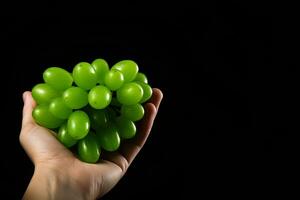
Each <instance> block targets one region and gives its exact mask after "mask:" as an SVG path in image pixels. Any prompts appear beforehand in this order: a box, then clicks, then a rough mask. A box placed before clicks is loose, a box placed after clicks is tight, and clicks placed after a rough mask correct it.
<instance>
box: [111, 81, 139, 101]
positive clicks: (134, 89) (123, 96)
mask: <svg viewBox="0 0 300 200" xmlns="http://www.w3.org/2000/svg"><path fill="white" fill-rule="evenodd" d="M142 97H143V89H142V87H141V86H140V85H139V84H137V83H126V84H124V85H123V86H122V87H121V88H120V89H118V90H117V99H118V101H119V102H120V103H121V104H124V105H134V104H137V103H138V102H139V101H140V100H141V99H142Z"/></svg>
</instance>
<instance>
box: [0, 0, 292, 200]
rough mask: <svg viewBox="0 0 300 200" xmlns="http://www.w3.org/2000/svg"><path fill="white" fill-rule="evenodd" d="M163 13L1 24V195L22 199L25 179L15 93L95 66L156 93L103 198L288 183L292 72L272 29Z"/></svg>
mask: <svg viewBox="0 0 300 200" xmlns="http://www.w3.org/2000/svg"><path fill="white" fill-rule="evenodd" d="M50 7H51V6H50ZM191 7H192V6H191ZM151 8H153V7H150V9H151ZM164 9H165V8H161V9H160V10H158V11H157V12H158V14H157V15H153V14H152V15H146V14H144V15H143V13H142V12H140V14H141V15H126V14H124V13H122V12H120V11H122V9H120V10H117V11H115V13H119V15H117V14H116V15H101V16H100V15H96V14H95V13H94V15H92V14H91V13H89V14H88V15H87V14H85V13H80V12H76V13H73V14H70V15H68V14H67V15H55V16H54V15H38V16H37V15H33V16H32V17H28V16H25V15H24V16H21V17H15V16H9V17H8V16H6V17H3V18H2V19H4V22H3V24H2V25H3V26H2V30H3V31H2V34H3V35H2V36H1V42H3V44H4V46H3V47H4V48H3V50H4V52H5V53H4V54H2V55H3V59H2V60H3V62H4V63H5V64H3V66H1V69H2V70H3V71H2V72H3V73H1V76H2V81H3V84H2V86H3V93H2V95H1V98H2V101H3V104H4V108H3V112H2V114H3V115H4V119H5V120H4V121H3V122H2V123H3V126H5V127H8V128H7V129H5V132H3V133H2V134H3V135H4V136H3V139H2V145H1V152H2V159H1V171H2V172H1V176H2V175H3V177H4V178H1V184H2V185H4V186H5V187H2V188H4V189H3V191H1V193H2V194H7V195H9V196H11V197H12V198H11V199H20V198H21V196H22V195H23V193H24V191H25V189H26V187H27V184H28V182H29V180H30V178H31V175H32V172H33V166H32V164H31V162H30V160H29V158H28V157H27V156H26V154H25V152H24V151H23V150H22V148H21V146H20V145H19V141H18V135H19V131H20V122H21V110H22V106H23V104H22V99H21V95H22V93H23V92H24V91H25V90H31V88H32V87H33V86H34V85H35V84H36V83H38V82H41V81H42V72H43V71H44V70H45V69H46V68H47V67H49V66H61V67H64V68H66V69H68V70H69V71H70V70H71V69H72V68H73V66H74V65H75V64H76V63H78V62H80V61H87V62H91V61H92V60H94V59H96V58H99V57H102V58H104V59H106V60H107V61H108V63H109V64H110V65H113V64H114V63H116V62H117V61H119V60H122V59H132V60H135V61H136V62H137V63H138V64H139V66H140V70H141V71H143V72H144V73H146V74H147V75H148V78H149V80H150V83H151V85H152V86H153V87H158V88H160V89H161V90H162V91H163V93H164V99H163V102H162V105H161V108H160V111H159V114H158V116H157V119H156V121H155V124H154V127H153V130H152V134H151V136H150V138H149V140H148V141H147V143H146V145H145V147H144V148H143V150H142V151H141V153H140V154H139V155H138V157H137V158H136V159H135V161H134V163H133V164H132V166H131V167H130V169H129V170H128V172H127V174H126V175H125V177H124V178H123V179H122V180H121V181H120V183H119V184H118V185H117V186H116V187H115V188H114V189H113V190H112V191H111V192H109V193H108V194H107V195H106V196H105V197H104V198H103V199H118V198H121V197H122V198H125V199H129V198H130V199H132V198H133V199H146V198H155V197H158V196H161V197H176V198H179V199H185V198H187V197H188V196H189V195H191V194H193V192H195V193H196V194H198V196H205V195H207V194H209V195H212V196H214V195H229V196H235V195H237V194H239V193H240V192H242V193H243V195H246V196H248V195H253V194H256V193H258V192H261V191H264V192H266V191H270V192H272V193H274V190H275V188H276V187H278V186H281V185H282V183H283V182H285V183H286V181H281V180H286V179H287V177H289V176H290V175H289V170H287V169H288V168H289V166H292V163H293V162H294V159H290V158H291V153H292V152H293V151H294V150H296V149H297V147H296V145H295V144H294V142H295V141H294V140H293V139H292V134H291V133H292V130H293V129H292V128H291V127H292V126H293V124H294V123H296V120H295V119H294V118H292V117H291V116H292V115H293V113H294V112H293V109H294V108H293V106H292V102H293V100H294V97H295V96H296V94H295V93H293V92H292V91H293V89H291V86H293V85H294V84H295V79H293V78H292V77H293V75H295V74H294V73H295V72H296V71H293V70H291V68H289V67H288V66H285V67H284V66H282V62H281V61H282V60H283V58H280V57H278V52H277V49H278V45H279V44H278V42H279V41H278V40H277V38H276V36H275V33H274V31H275V30H278V29H277V27H276V26H277V24H276V20H275V18H274V17H273V16H272V15H271V14H270V13H269V12H268V9H267V8H266V7H260V6H257V5H250V4H241V3H234V2H230V3H228V2H227V3H226V4H224V5H223V4H218V3H212V4H210V5H205V6H203V7H201V8H200V7H199V9H198V7H197V8H194V9H192V8H191V9H190V10H184V9H185V7H184V8H182V9H179V10H178V12H177V11H174V10H172V9H169V11H170V13H171V14H165V13H164ZM130 11H132V10H129V11H128V10H126V12H125V13H128V12H129V13H130ZM179 11H180V12H179ZM151 13H153V12H151ZM154 13H155V12H154ZM199 13H201V14H199ZM131 14H132V12H131ZM159 14H165V15H159ZM5 61H6V62H5ZM287 65H288V64H287ZM6 76H7V77H6ZM2 148H3V149H2ZM270 185H272V187H271V188H272V189H271V190H268V189H267V188H269V187H270ZM279 191H281V190H279ZM279 191H276V192H279Z"/></svg>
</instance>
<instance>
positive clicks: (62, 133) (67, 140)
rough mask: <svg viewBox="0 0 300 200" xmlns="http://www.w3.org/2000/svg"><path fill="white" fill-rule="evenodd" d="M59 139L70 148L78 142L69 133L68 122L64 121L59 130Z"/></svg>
mask: <svg viewBox="0 0 300 200" xmlns="http://www.w3.org/2000/svg"><path fill="white" fill-rule="evenodd" d="M57 138H58V140H59V141H60V142H61V143H62V144H63V145H64V146H65V147H68V148H70V147H71V146H73V145H74V144H76V142H77V140H75V139H74V138H72V137H71V136H70V135H69V133H68V128H67V123H64V124H63V125H62V126H61V127H60V128H59V131H58V134H57Z"/></svg>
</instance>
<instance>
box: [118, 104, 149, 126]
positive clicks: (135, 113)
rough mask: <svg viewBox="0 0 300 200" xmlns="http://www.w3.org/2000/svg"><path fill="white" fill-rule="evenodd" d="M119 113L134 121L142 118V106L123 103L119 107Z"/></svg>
mask: <svg viewBox="0 0 300 200" xmlns="http://www.w3.org/2000/svg"><path fill="white" fill-rule="evenodd" d="M121 115H122V116H124V117H126V118H127V119H130V120H131V121H133V122H135V121H138V120H140V119H142V118H143V116H144V108H143V106H142V105H141V104H134V105H130V106H125V105H123V106H122V107H121Z"/></svg>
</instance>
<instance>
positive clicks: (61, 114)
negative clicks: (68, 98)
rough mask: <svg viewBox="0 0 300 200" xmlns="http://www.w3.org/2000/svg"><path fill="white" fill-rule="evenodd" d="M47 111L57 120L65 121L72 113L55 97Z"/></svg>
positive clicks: (61, 100)
mask: <svg viewBox="0 0 300 200" xmlns="http://www.w3.org/2000/svg"><path fill="white" fill-rule="evenodd" d="M49 111H50V112H51V113H52V114H53V115H54V116H55V117H57V118H59V119H67V118H68V117H69V115H70V114H71V113H72V109H71V108H69V107H68V106H67V105H66V104H65V102H64V100H63V99H62V98H61V97H57V98H55V99H53V100H52V101H51V103H50V105H49Z"/></svg>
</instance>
